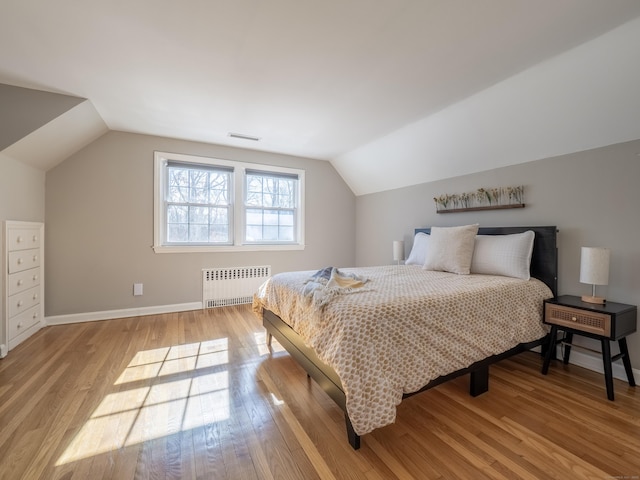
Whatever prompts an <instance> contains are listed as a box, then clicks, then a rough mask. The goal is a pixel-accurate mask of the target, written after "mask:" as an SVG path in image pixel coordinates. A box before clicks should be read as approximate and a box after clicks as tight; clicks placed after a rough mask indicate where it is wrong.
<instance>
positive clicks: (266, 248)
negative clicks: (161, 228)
mask: <svg viewBox="0 0 640 480" xmlns="http://www.w3.org/2000/svg"><path fill="white" fill-rule="evenodd" d="M304 247H305V245H224V246H215V247H213V246H208V245H192V246H187V245H154V246H153V247H152V248H153V251H154V252H155V253H227V252H272V251H287V250H304Z"/></svg>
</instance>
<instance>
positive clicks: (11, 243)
mask: <svg viewBox="0 0 640 480" xmlns="http://www.w3.org/2000/svg"><path fill="white" fill-rule="evenodd" d="M39 247H40V229H39V228H37V227H35V228H29V227H23V228H10V229H8V231H7V250H8V251H10V252H13V251H16V250H28V249H30V248H39Z"/></svg>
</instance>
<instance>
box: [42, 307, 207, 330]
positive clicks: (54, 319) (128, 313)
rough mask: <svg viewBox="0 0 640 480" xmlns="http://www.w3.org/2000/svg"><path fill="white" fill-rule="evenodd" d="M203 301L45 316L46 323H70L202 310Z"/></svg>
mask: <svg viewBox="0 0 640 480" xmlns="http://www.w3.org/2000/svg"><path fill="white" fill-rule="evenodd" d="M201 308H202V302H192V303H179V304H175V305H158V306H155V307H138V308H125V309H122V310H106V311H102V312H88V313H72V314H69V315H54V316H50V317H45V323H46V325H66V324H69V323H80V322H94V321H98V320H112V319H114V318H127V317H141V316H143V315H158V314H161V313H173V312H184V311H187V310H200V309H201Z"/></svg>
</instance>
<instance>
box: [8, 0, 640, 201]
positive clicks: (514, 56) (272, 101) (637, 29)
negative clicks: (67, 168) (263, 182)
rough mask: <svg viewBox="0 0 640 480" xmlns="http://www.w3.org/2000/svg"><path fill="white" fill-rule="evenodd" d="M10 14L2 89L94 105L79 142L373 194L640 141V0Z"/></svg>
mask: <svg viewBox="0 0 640 480" xmlns="http://www.w3.org/2000/svg"><path fill="white" fill-rule="evenodd" d="M1 11H2V14H1V15H0V83H4V84H9V85H15V86H21V87H27V88H31V89H38V90H43V91H47V92H55V93H59V94H65V95H67V96H71V97H78V98H81V99H87V102H82V103H81V104H80V105H78V106H74V107H73V108H70V110H69V111H74V110H76V109H83V113H76V114H75V117H77V118H78V121H80V122H82V123H84V124H85V125H86V124H87V118H88V116H92V115H93V116H94V119H93V121H92V122H94V123H93V125H94V127H93V128H91V129H89V130H90V131H88V132H87V131H85V132H84V133H82V132H83V130H82V129H74V128H73V127H72V126H68V125H67V126H65V127H64V128H65V129H66V130H67V135H68V136H69V137H70V138H76V139H77V145H78V146H82V145H83V144H86V142H87V141H89V139H91V140H92V139H93V138H95V135H96V134H97V133H99V132H100V131H102V128H105V127H104V124H106V128H108V129H111V130H121V131H127V132H138V133H145V134H152V135H160V136H165V137H175V138H181V139H187V140H195V141H203V142H209V143H216V144H224V145H232V146H238V147H242V148H253V149H258V150H265V151H271V152H278V153H284V154H291V155H296V156H303V157H310V158H316V159H321V160H328V161H331V162H332V163H333V164H334V165H335V166H336V168H337V170H338V171H339V172H340V174H341V175H342V176H343V177H344V178H345V181H347V183H348V184H349V185H350V186H351V188H352V189H353V191H354V192H355V193H356V194H358V195H360V194H366V193H372V192H376V191H381V190H386V189H390V188H397V187H402V186H405V185H410V184H414V183H421V182H427V181H431V180H436V179H439V178H446V177H448V176H455V175H459V174H464V173H470V172H474V171H481V170H486V169H489V168H495V167H497V166H503V165H508V164H513V163H518V162H522V161H529V160H535V159H537V158H544V156H550V155H555V154H561V153H568V151H575V150H576V149H585V148H591V147H593V146H599V145H600V144H607V143H615V142H617V141H624V140H630V139H634V138H640V127H638V125H640V121H636V120H640V119H639V118H638V117H637V115H639V114H638V113H637V112H639V111H640V108H637V107H638V106H640V105H637V102H638V101H640V100H637V99H639V98H640V95H638V91H637V86H636V85H638V84H639V83H640V71H639V69H640V47H638V45H640V23H639V22H640V20H638V18H639V17H640V2H638V1H637V0H607V1H606V2H605V1H602V0H481V1H477V0H375V1H371V0H323V1H317V2H312V1H309V0H268V1H267V0H234V1H226V0H185V1H182V2H174V1H168V0H136V1H130V0H126V1H125V0H97V1H86V2H78V1H75V0H57V1H55V2H51V1H47V0H29V1H25V0H3V2H2V7H1ZM629 42H632V43H631V44H630V43H629ZM612 103H613V105H612ZM585 104H593V106H592V107H591V108H588V107H585ZM5 113H6V112H4V113H3V115H4V114H5ZM95 117H97V118H95ZM585 117H589V118H590V120H589V121H587V120H585ZM67 118H68V116H67ZM101 122H104V124H103V125H102V126H100V123H101ZM67 123H68V122H67ZM629 124H634V125H633V126H632V127H630V126H629ZM84 130H87V129H86V128H85V129H84ZM576 130H581V132H577V133H576ZM592 131H594V132H597V133H598V135H596V136H595V137H594V136H593V135H592V134H591V132H592ZM229 133H239V134H243V135H248V136H253V137H258V138H259V139H260V140H258V141H253V140H243V139H238V138H233V137H230V136H229ZM74 136H75V137H74ZM56 137H58V135H57V134H56ZM80 137H82V138H80ZM67 150H68V149H67ZM65 151H66V150H65ZM22 152H23V153H22V155H23V156H28V154H26V153H25V152H24V149H23V150H22ZM5 153H6V152H5ZM50 167H51V164H47V165H46V166H45V168H50Z"/></svg>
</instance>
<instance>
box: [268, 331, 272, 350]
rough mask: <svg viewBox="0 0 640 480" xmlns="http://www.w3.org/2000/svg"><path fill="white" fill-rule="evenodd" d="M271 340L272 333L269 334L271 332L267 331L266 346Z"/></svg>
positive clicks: (269, 344)
mask: <svg viewBox="0 0 640 480" xmlns="http://www.w3.org/2000/svg"><path fill="white" fill-rule="evenodd" d="M271 340H273V335H271V333H269V332H267V346H268V347H270V346H271Z"/></svg>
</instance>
